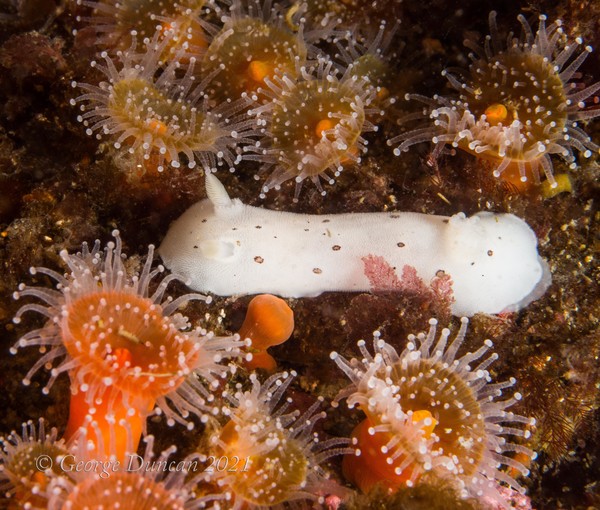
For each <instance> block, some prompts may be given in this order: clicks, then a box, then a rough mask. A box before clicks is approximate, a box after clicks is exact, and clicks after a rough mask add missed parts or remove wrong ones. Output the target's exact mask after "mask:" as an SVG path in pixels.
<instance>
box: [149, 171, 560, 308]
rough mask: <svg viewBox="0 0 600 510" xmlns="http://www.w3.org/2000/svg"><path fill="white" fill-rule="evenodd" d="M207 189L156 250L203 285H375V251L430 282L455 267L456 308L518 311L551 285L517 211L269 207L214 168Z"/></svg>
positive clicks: (304, 292) (313, 292)
mask: <svg viewBox="0 0 600 510" xmlns="http://www.w3.org/2000/svg"><path fill="white" fill-rule="evenodd" d="M206 191H207V195H208V199H206V200H202V201H200V202H198V203H197V204H195V205H193V206H192V207H190V209H188V210H187V211H186V212H185V213H184V214H183V215H182V216H181V217H180V218H179V219H178V220H176V221H175V222H174V223H173V224H172V225H171V228H170V229H169V231H168V232H167V235H166V237H165V239H164V241H163V242H162V244H161V246H160V248H159V250H158V253H159V254H160V256H161V257H162V259H163V261H164V263H165V265H166V266H167V267H168V268H169V269H170V270H171V271H172V272H173V273H176V274H178V275H180V276H181V277H183V278H185V279H186V280H187V283H188V285H189V286H190V287H191V288H192V289H194V290H196V291H202V292H212V293H214V294H217V295H220V296H229V295H235V294H259V293H270V294H278V295H280V296H283V297H310V296H317V295H319V294H321V293H322V292H328V291H337V292H365V291H367V292H368V291H370V290H371V284H370V281H369V279H368V278H367V276H366V275H365V270H364V264H363V258H364V257H368V256H369V255H377V256H381V257H383V258H384V259H385V260H386V261H387V262H388V263H389V265H390V266H392V267H394V268H396V269H397V270H399V271H398V272H400V271H401V269H402V268H403V267H405V266H410V267H413V268H414V269H415V270H416V272H417V274H418V276H419V277H420V278H422V279H423V281H425V282H430V281H431V280H432V279H433V278H434V277H435V276H436V275H439V274H440V271H443V272H444V273H445V274H448V275H450V276H451V278H452V280H453V286H452V290H453V293H454V299H455V301H454V303H453V304H452V313H453V314H454V315H463V316H472V315H474V314H475V313H477V312H484V313H500V312H503V311H514V310H517V309H520V308H522V307H524V306H526V305H527V304H529V303H530V302H532V301H533V300H535V299H538V298H539V297H541V296H542V295H543V294H544V292H545V291H546V289H547V288H548V286H549V285H550V280H551V277H550V273H549V271H548V268H547V265H546V263H545V262H544V261H543V260H542V259H541V258H540V257H539V255H538V252H537V239H536V236H535V234H534V233H533V231H532V230H531V228H530V227H529V226H528V225H527V224H526V223H525V222H524V221H523V220H521V219H519V218H517V217H516V216H514V215H512V214H494V213H490V212H479V213H477V214H475V215H473V216H471V217H470V218H467V217H466V216H465V215H464V214H463V213H458V214H455V215H454V216H451V217H447V216H433V215H428V214H418V213H412V212H386V213H348V214H328V215H308V214H295V213H289V212H280V211H271V210H267V209H262V208H258V207H251V206H249V205H245V204H243V203H242V202H241V201H240V200H239V199H231V198H229V195H228V194H227V191H226V190H225V188H224V187H223V185H222V184H221V183H220V182H219V180H218V179H217V178H216V177H215V176H214V175H212V174H207V176H206Z"/></svg>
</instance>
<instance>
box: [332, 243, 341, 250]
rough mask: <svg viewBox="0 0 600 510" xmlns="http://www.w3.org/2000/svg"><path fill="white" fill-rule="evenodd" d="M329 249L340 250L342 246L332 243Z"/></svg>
mask: <svg viewBox="0 0 600 510" xmlns="http://www.w3.org/2000/svg"><path fill="white" fill-rule="evenodd" d="M331 249H332V250H333V251H340V250H341V249H342V247H341V246H340V245H339V244H334V245H333V246H332V247H331Z"/></svg>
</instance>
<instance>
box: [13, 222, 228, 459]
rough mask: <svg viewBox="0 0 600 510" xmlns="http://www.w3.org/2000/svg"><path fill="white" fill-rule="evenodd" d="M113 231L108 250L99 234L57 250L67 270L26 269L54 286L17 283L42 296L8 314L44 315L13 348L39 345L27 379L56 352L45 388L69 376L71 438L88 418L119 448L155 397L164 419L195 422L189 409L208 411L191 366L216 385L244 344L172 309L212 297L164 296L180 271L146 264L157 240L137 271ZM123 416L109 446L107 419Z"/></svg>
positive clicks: (23, 293)
mask: <svg viewBox="0 0 600 510" xmlns="http://www.w3.org/2000/svg"><path fill="white" fill-rule="evenodd" d="M113 234H114V236H115V242H114V243H113V242H110V243H108V244H107V247H106V249H105V250H104V252H103V251H102V250H101V248H100V242H99V241H97V242H96V243H95V245H94V247H93V249H92V250H91V251H90V250H89V249H88V246H87V244H84V245H83V249H82V251H81V253H78V254H70V253H68V252H67V251H66V250H63V251H62V252H61V254H60V255H61V258H62V259H63V261H64V263H65V264H66V265H67V266H68V269H69V272H68V273H67V274H65V275H64V276H63V275H61V274H59V273H57V272H55V271H53V270H50V269H47V268H44V267H39V268H32V270H31V272H32V274H34V275H35V274H41V275H46V276H49V277H50V278H52V279H54V280H56V281H57V288H56V290H52V289H46V288H42V287H30V286H26V285H24V284H21V285H20V286H19V290H18V291H17V292H15V298H17V299H21V298H25V297H29V296H31V297H33V298H37V299H38V300H40V301H42V303H28V304H25V305H23V306H22V307H21V308H20V309H19V311H18V312H17V315H16V317H15V319H14V321H15V322H16V323H19V322H21V318H22V316H23V314H25V313H27V312H36V313H38V314H41V315H43V316H44V317H46V318H47V322H46V324H45V325H44V326H43V327H41V328H40V329H35V330H33V331H30V332H29V333H26V334H25V335H23V336H22V337H21V339H20V340H19V341H18V342H17V343H16V344H15V346H14V347H13V349H12V352H13V353H16V351H17V349H18V348H23V347H30V346H36V347H39V348H40V351H41V352H42V353H43V355H42V356H41V357H40V358H39V360H38V361H37V362H36V363H35V364H34V366H33V367H32V368H31V369H30V370H29V372H28V373H27V374H26V376H25V378H24V380H23V382H24V383H25V384H26V385H28V384H30V381H31V378H32V376H33V375H34V374H35V373H36V372H38V371H39V370H40V369H41V368H42V367H44V366H48V365H52V364H53V363H54V362H55V361H56V360H58V359H60V358H62V361H60V363H58V364H57V366H55V367H54V368H52V369H51V372H50V373H51V377H50V381H49V382H48V384H47V385H46V386H45V387H44V389H43V392H44V393H46V394H47V393H48V392H49V390H50V387H51V386H52V384H53V382H54V381H55V379H56V378H57V377H58V376H59V375H60V374H62V373H65V372H66V373H68V374H69V376H70V379H71V393H72V396H71V407H70V414H69V423H68V425H67V432H66V435H67V437H72V436H73V435H74V434H75V433H76V432H77V431H78V429H79V428H80V427H81V426H85V425H87V424H89V423H90V422H91V418H93V420H95V421H96V422H98V423H99V424H100V429H101V431H102V434H103V436H104V437H103V440H104V445H105V446H106V447H107V448H111V449H112V448H113V447H115V448H117V449H118V450H119V452H120V453H123V452H124V448H125V447H126V446H127V443H128V441H129V436H130V434H133V435H134V437H137V438H138V439H139V435H140V433H141V431H142V429H143V428H144V423H145V419H146V417H147V416H148V414H149V413H150V412H151V411H152V410H153V409H154V406H155V404H156V405H157V406H158V408H157V411H159V412H162V413H164V414H165V415H166V417H167V420H168V422H169V423H170V424H174V422H175V421H178V422H180V423H183V424H185V425H187V426H188V427H191V426H192V425H193V423H192V422H191V421H189V419H188V417H189V415H190V413H192V414H196V415H197V416H199V417H201V418H202V417H203V416H206V415H207V414H212V412H213V408H212V406H211V404H209V403H208V401H209V400H210V398H211V397H210V393H209V391H208V390H207V389H206V388H205V386H204V385H203V384H202V383H201V382H200V381H199V380H198V379H197V378H196V376H195V375H193V372H195V373H197V374H198V375H200V376H201V377H203V378H204V379H205V380H206V381H207V382H208V384H209V385H210V384H216V383H217V380H218V378H219V377H221V376H224V375H225V374H226V372H227V370H228V368H227V366H226V365H225V364H223V363H221V362H222V361H224V360H226V359H227V358H228V357H231V356H234V355H237V353H238V346H239V345H240V342H239V341H238V340H237V337H231V338H218V337H215V336H214V335H213V334H212V333H206V331H204V330H201V329H200V328H195V329H194V328H192V327H191V325H190V324H189V321H188V320H187V318H186V317H184V316H183V315H182V314H181V313H179V312H177V309H178V307H179V306H181V305H183V304H185V303H186V302H188V301H190V300H204V301H210V298H207V297H206V296H203V295H201V294H186V295H183V296H180V297H179V298H177V299H172V298H170V297H165V295H164V294H165V290H166V288H167V286H168V285H169V283H171V282H173V281H174V280H178V279H179V278H178V277H177V276H175V275H168V276H165V277H164V278H163V279H162V281H159V282H155V279H156V277H157V276H159V275H160V274H161V273H162V272H163V271H164V268H163V267H162V266H159V267H158V268H156V269H152V268H151V265H152V257H153V252H154V247H153V246H150V247H149V251H148V256H147V258H146V261H145V263H144V265H143V268H142V271H141V273H140V274H135V273H133V272H132V271H130V270H128V269H127V267H128V266H126V265H125V263H126V262H127V260H126V257H125V256H124V255H123V253H122V246H121V238H120V237H119V233H118V231H114V232H113ZM151 286H152V288H153V290H152V291H151V290H150V289H151ZM200 395H203V396H204V397H203V398H202V397H200ZM121 420H126V421H127V422H128V423H129V425H130V426H131V430H123V431H122V432H123V436H122V437H121V439H118V440H117V442H118V443H119V444H113V443H114V430H113V429H110V430H109V428H108V426H109V424H110V423H117V424H118V423H119V422H120V421H121ZM104 426H106V427H104ZM117 426H118V425H117ZM135 446H136V442H135V441H134V444H133V448H135Z"/></svg>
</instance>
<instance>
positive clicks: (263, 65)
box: [248, 60, 273, 83]
mask: <svg viewBox="0 0 600 510" xmlns="http://www.w3.org/2000/svg"><path fill="white" fill-rule="evenodd" d="M272 74H273V67H272V66H271V65H270V64H268V63H267V62H261V61H260V60H253V61H252V62H250V64H249V65H248V76H249V77H250V78H251V79H252V80H254V81H255V82H258V83H264V80H265V78H266V77H268V76H271V75H272Z"/></svg>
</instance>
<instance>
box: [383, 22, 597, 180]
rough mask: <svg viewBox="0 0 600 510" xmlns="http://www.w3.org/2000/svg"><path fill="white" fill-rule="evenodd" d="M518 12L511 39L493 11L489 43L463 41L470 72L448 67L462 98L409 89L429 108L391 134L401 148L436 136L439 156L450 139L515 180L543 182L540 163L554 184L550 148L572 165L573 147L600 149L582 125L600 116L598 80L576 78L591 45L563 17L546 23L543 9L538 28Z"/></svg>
mask: <svg viewBox="0 0 600 510" xmlns="http://www.w3.org/2000/svg"><path fill="white" fill-rule="evenodd" d="M518 19H519V22H520V23H521V25H522V28H523V34H522V36H521V37H520V38H513V37H512V33H511V35H510V36H509V37H508V42H507V44H505V43H504V42H503V41H502V39H501V38H500V36H499V32H498V27H497V25H496V13H495V12H491V13H490V18H489V24H490V33H491V35H490V36H488V37H487V38H486V40H485V44H484V47H483V48H482V47H480V46H479V45H477V44H475V43H473V42H471V41H466V43H465V44H466V45H468V47H469V48H470V49H471V50H473V52H474V53H472V54H471V55H470V56H471V59H472V61H473V62H472V64H471V66H470V76H468V77H465V78H464V79H463V80H464V81H461V79H459V78H458V77H456V76H454V75H453V74H451V73H449V72H446V71H445V72H444V73H443V74H444V76H446V77H447V79H448V81H449V82H450V85H451V86H452V87H454V88H455V89H456V90H457V91H458V92H459V95H458V96H457V97H442V96H437V95H436V96H434V97H433V98H427V97H424V96H421V95H418V94H407V96H406V97H407V99H414V100H417V101H420V102H422V103H424V104H425V107H424V108H423V109H422V112H421V113H417V114H411V115H408V116H407V118H406V120H407V121H408V120H415V119H426V123H425V124H424V125H423V126H422V127H418V128H417V129H413V130H410V131H407V132H405V133H403V134H401V135H398V136H396V137H395V138H392V139H391V140H389V142H388V143H389V144H390V145H394V144H396V143H398V142H400V143H399V145H398V146H397V147H396V148H395V150H394V153H395V154H396V155H400V154H401V153H402V152H403V151H406V150H408V148H409V147H411V146H412V145H415V144H417V143H421V142H426V141H431V142H433V143H434V144H435V146H434V149H433V152H432V157H433V158H436V157H437V156H438V155H439V154H440V153H441V152H442V150H443V148H444V147H445V146H446V145H448V144H449V145H451V146H452V147H456V148H460V149H462V150H465V151H467V152H470V153H471V154H474V155H476V156H477V157H478V158H481V159H484V160H487V161H491V162H493V173H494V175H495V176H496V177H500V176H502V177H503V178H506V179H507V180H509V181H514V182H516V183H519V182H521V183H522V182H526V181H528V180H531V178H532V177H533V180H534V181H535V182H538V183H539V182H540V170H541V173H543V174H544V175H545V177H546V179H547V181H548V182H549V184H550V186H552V187H556V186H557V183H556V180H555V178H554V175H553V164H552V159H551V157H550V156H551V155H553V154H558V155H560V156H561V157H562V158H563V159H564V160H565V161H566V162H567V163H568V164H569V166H570V167H571V168H575V167H576V160H575V156H574V154H573V150H576V151H579V152H580V153H581V154H582V155H583V156H584V157H586V158H588V157H590V156H591V155H592V152H598V150H600V147H599V146H598V145H597V144H596V143H594V142H593V141H592V140H591V139H590V137H589V136H588V135H587V134H586V133H585V132H584V131H583V130H582V129H581V128H580V127H579V125H578V121H581V120H587V119H592V118H594V117H597V116H599V115H600V109H598V108H597V107H587V105H586V103H585V101H586V99H588V98H590V97H592V96H593V95H594V93H595V92H597V91H598V90H599V89H600V82H597V83H595V84H593V85H589V86H585V85H584V84H582V83H577V82H574V81H573V79H574V78H576V77H577V70H578V69H579V67H580V66H581V64H582V63H583V61H584V60H585V58H586V57H587V55H588V54H589V53H590V52H591V51H592V48H591V47H590V46H585V47H583V51H581V50H580V49H579V48H580V47H582V46H583V41H582V40H581V38H579V37H577V38H575V39H572V38H570V37H568V36H567V34H565V32H564V30H563V27H562V23H561V22H560V21H555V22H554V23H551V24H550V25H548V26H547V25H546V16H544V15H542V16H540V17H539V25H538V29H537V32H535V33H534V32H533V30H532V28H531V27H530V25H529V23H528V22H527V20H526V19H525V17H524V16H523V15H519V17H518Z"/></svg>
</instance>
